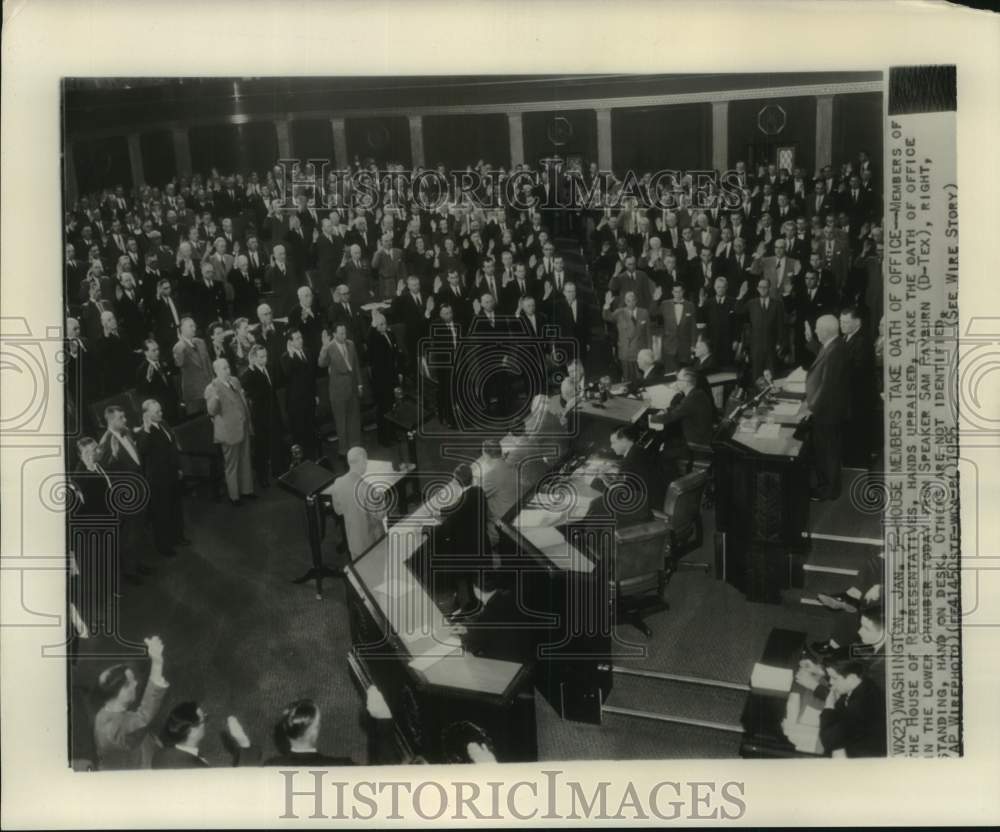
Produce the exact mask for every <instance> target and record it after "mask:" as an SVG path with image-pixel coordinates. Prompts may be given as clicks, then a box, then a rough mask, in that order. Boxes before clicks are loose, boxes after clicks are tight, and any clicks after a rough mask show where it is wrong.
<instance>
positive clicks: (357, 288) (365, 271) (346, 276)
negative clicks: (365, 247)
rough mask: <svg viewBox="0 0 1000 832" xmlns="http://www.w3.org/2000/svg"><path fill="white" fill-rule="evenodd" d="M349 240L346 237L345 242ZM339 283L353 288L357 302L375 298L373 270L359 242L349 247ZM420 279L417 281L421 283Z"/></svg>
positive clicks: (353, 295)
mask: <svg viewBox="0 0 1000 832" xmlns="http://www.w3.org/2000/svg"><path fill="white" fill-rule="evenodd" d="M346 242H347V240H346V238H345V243H346ZM337 281H338V282H339V283H346V284H347V286H348V287H349V288H350V290H351V297H352V298H354V301H355V302H356V303H360V304H361V305H364V304H366V303H371V302H372V300H374V298H375V295H374V289H375V287H374V286H373V282H372V271H371V266H370V265H369V263H368V261H367V260H365V259H364V258H363V257H362V248H361V245H360V244H358V243H354V244H352V245H351V246H350V248H349V249H348V257H347V260H346V262H345V263H344V265H343V266H341V267H340V271H339V272H338V274H337ZM419 283H420V281H419V280H418V281H417V284H418V285H419Z"/></svg>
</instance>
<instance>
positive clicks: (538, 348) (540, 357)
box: [513, 295, 551, 402]
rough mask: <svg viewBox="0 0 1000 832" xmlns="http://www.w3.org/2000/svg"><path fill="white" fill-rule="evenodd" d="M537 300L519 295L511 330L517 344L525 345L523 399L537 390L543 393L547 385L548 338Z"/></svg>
mask: <svg viewBox="0 0 1000 832" xmlns="http://www.w3.org/2000/svg"><path fill="white" fill-rule="evenodd" d="M537 306H538V304H537V302H536V301H535V299H534V298H533V297H531V295H528V296H527V297H524V298H522V299H521V311H520V312H519V313H518V316H517V320H516V321H515V322H513V326H514V327H516V329H514V330H513V331H514V332H516V334H517V336H518V342H519V344H520V345H523V346H524V347H527V349H525V350H524V351H523V352H522V354H521V359H522V361H521V364H522V366H520V367H519V368H518V369H520V370H521V379H522V382H523V384H524V388H525V392H526V394H527V400H528V401H529V402H530V401H531V399H532V398H533V397H534V396H535V395H536V394H538V393H544V392H545V391H546V388H547V386H548V385H547V370H546V368H547V366H548V365H547V362H548V360H549V357H550V355H551V339H550V336H549V332H548V328H547V325H548V321H547V320H546V319H545V316H544V315H542V314H541V313H540V312H539V311H538V309H537Z"/></svg>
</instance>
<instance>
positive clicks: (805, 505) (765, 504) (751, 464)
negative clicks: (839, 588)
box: [713, 403, 809, 603]
mask: <svg viewBox="0 0 1000 832" xmlns="http://www.w3.org/2000/svg"><path fill="white" fill-rule="evenodd" d="M781 407H782V405H781V404H778V405H777V406H775V405H772V406H769V407H767V408H762V409H761V410H760V412H759V413H758V414H757V415H758V417H759V419H760V423H759V424H755V423H747V422H743V423H736V424H734V425H732V427H731V428H730V429H728V430H725V431H724V432H723V434H722V435H721V436H720V437H719V438H718V439H717V440H716V442H715V443H714V444H713V452H714V453H713V468H714V470H715V499H716V532H715V561H716V574H717V575H721V576H722V577H724V578H725V580H727V581H728V582H729V583H731V584H732V585H733V586H735V587H736V588H737V589H739V590H740V591H741V592H743V593H744V594H745V595H746V597H747V599H748V600H750V601H765V602H768V603H780V602H781V591H782V590H784V589H789V588H791V587H801V586H802V583H803V573H802V563H803V559H804V555H805V551H806V549H807V548H808V537H805V536H803V532H805V531H806V529H807V527H808V523H809V468H808V465H807V464H806V460H805V454H804V450H803V442H802V440H801V439H799V438H797V436H796V434H797V429H796V426H797V424H798V422H799V421H800V420H801V419H802V418H803V417H804V415H805V414H806V411H805V405H804V404H796V407H795V408H791V407H790V403H786V404H785V405H784V407H785V408H786V410H785V411H784V412H783V411H782V410H781V409H780V408H781ZM790 409H794V411H795V412H794V413H789V414H788V415H784V413H785V412H788V410H790ZM776 412H777V413H778V415H777V416H775V415H771V414H774V413H776ZM769 416H770V419H768V417H769Z"/></svg>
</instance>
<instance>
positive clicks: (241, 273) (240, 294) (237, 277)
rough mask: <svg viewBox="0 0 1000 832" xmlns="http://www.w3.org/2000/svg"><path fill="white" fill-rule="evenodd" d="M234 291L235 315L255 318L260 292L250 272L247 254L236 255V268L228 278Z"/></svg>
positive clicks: (248, 318) (236, 316)
mask: <svg viewBox="0 0 1000 832" xmlns="http://www.w3.org/2000/svg"><path fill="white" fill-rule="evenodd" d="M227 281H228V282H229V285H230V287H232V293H233V317H234V318H246V319H247V320H251V321H252V320H253V319H254V316H255V315H256V314H257V304H258V303H260V292H259V291H258V289H257V285H256V283H255V282H254V278H253V275H251V274H250V261H249V259H248V258H247V256H246V255H245V254H238V255H237V256H236V262H235V268H234V269H233V270H232V271H231V272H230V273H229V276H228V278H227Z"/></svg>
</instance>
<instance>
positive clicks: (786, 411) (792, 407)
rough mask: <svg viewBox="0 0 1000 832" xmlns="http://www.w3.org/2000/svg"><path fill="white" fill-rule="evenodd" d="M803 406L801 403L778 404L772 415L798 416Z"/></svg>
mask: <svg viewBox="0 0 1000 832" xmlns="http://www.w3.org/2000/svg"><path fill="white" fill-rule="evenodd" d="M801 406H802V405H801V403H800V402H778V403H777V404H776V405H775V406H774V409H773V410H772V411H771V413H772V414H773V415H775V416H796V415H798V412H799V408H800V407H801Z"/></svg>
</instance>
